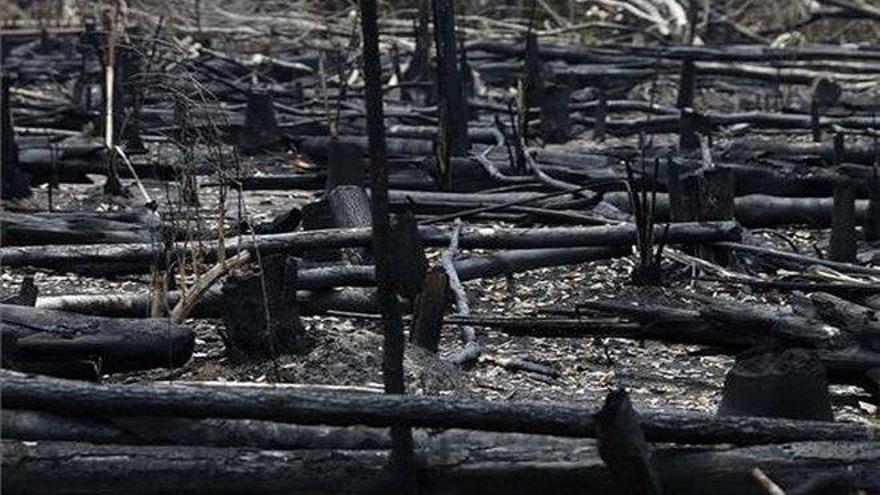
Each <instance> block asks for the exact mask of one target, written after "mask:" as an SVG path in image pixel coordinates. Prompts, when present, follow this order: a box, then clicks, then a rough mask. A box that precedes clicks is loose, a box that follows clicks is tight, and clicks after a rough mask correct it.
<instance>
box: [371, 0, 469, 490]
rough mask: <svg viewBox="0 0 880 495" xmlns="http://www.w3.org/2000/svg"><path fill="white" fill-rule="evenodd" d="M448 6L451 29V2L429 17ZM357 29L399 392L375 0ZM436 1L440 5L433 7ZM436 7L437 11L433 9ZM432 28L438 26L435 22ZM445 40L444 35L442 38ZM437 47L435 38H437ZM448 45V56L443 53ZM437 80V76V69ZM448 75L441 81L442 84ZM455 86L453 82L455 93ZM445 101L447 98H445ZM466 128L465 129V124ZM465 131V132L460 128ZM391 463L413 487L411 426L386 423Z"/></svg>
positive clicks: (399, 331)
mask: <svg viewBox="0 0 880 495" xmlns="http://www.w3.org/2000/svg"><path fill="white" fill-rule="evenodd" d="M444 4H445V6H446V8H448V9H449V15H448V17H449V18H448V19H446V21H447V22H448V25H446V26H445V27H446V28H448V29H449V30H451V29H454V23H453V22H451V21H452V19H451V17H452V11H451V9H452V5H451V4H450V3H449V2H440V1H438V2H437V3H435V23H436V22H437V20H438V18H445V17H446V16H445V15H437V14H438V13H439V14H443V10H444V9H443V6H444ZM360 7H361V31H362V35H363V40H364V48H363V64H364V80H365V82H366V87H365V91H364V97H365V100H366V110H367V134H368V137H369V155H370V184H371V192H372V194H371V197H370V199H371V202H372V205H371V207H372V208H371V209H372V217H373V252H374V253H375V254H376V282H377V286H378V287H377V288H378V298H379V309H380V310H381V312H382V321H383V323H384V327H385V328H384V342H383V352H384V355H383V360H382V379H383V381H384V382H385V393H389V394H405V393H406V386H405V383H404V375H403V351H404V346H405V345H406V341H405V340H404V335H403V321H402V319H401V315H400V307H399V306H398V303H397V296H396V294H395V293H394V278H393V277H394V258H393V246H392V243H393V240H392V234H391V225H390V221H389V216H390V214H389V212H390V208H389V205H388V163H387V161H386V151H385V118H384V117H385V116H384V113H385V112H384V109H383V108H382V65H381V63H380V60H379V25H378V19H377V17H378V16H377V13H376V0H360ZM437 7H440V8H439V9H438V8H437ZM438 10H439V11H440V12H438ZM435 26H436V24H435ZM436 29H437V31H438V33H439V32H440V28H439V27H437V28H436ZM448 34H452V35H453V39H451V41H452V43H451V44H450V43H446V44H443V47H444V48H445V49H446V51H445V55H446V59H445V61H444V63H445V64H446V65H447V67H446V69H448V65H449V63H450V61H451V65H452V66H453V69H454V68H455V65H456V58H455V40H454V33H452V32H451V31H450V32H449V33H448ZM446 41H450V40H446ZM437 48H438V52H441V50H440V48H441V43H440V42H439V36H438V43H437ZM449 50H451V51H452V57H451V58H449V57H448V55H449ZM438 78H440V80H442V79H443V76H440V75H438ZM448 84H449V81H447V85H448ZM460 89H461V88H460V86H459V87H458V90H459V93H458V94H459V96H461V93H460ZM447 103H448V102H447ZM441 108H442V105H441ZM465 133H467V130H465ZM465 135H467V134H465ZM391 442H392V449H391V466H390V467H391V469H392V470H393V471H394V472H395V473H396V474H397V475H399V479H400V481H401V483H400V487H399V490H398V491H399V492H400V493H416V490H417V484H416V477H415V472H416V471H415V460H414V457H413V439H412V430H411V429H410V428H405V427H392V428H391Z"/></svg>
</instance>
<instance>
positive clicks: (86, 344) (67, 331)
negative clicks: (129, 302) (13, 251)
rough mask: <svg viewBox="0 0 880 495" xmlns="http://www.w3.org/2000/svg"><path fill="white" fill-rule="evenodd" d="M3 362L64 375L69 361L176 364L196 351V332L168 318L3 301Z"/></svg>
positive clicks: (107, 367) (98, 368)
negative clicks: (106, 315) (136, 317)
mask: <svg viewBox="0 0 880 495" xmlns="http://www.w3.org/2000/svg"><path fill="white" fill-rule="evenodd" d="M0 335H2V338H3V366H4V367H8V368H12V369H20V370H25V371H29V370H35V371H36V370H39V372H42V373H47V374H55V375H59V376H66V375H67V374H69V373H70V368H69V364H70V363H76V362H87V363H91V364H92V366H93V369H94V375H95V376H94V377H91V378H97V377H98V376H100V375H101V374H104V373H119V372H125V371H134V370H144V369H151V368H160V367H168V368H174V367H177V366H181V365H183V364H184V363H186V362H187V361H188V360H189V358H190V356H192V352H193V346H194V345H195V343H194V342H195V337H194V335H193V333H192V331H191V330H189V329H187V328H186V327H182V326H179V325H175V324H173V323H171V322H170V321H168V320H152V319H148V320H143V319H141V320H122V319H113V318H101V317H95V316H84V315H80V314H73V313H65V312H60V311H47V310H45V309H37V308H30V307H25V306H11V305H6V304H3V305H0Z"/></svg>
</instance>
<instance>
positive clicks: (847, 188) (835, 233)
mask: <svg viewBox="0 0 880 495" xmlns="http://www.w3.org/2000/svg"><path fill="white" fill-rule="evenodd" d="M833 207H834V209H833V211H832V214H831V241H830V243H831V245H830V253H829V258H830V259H831V260H832V261H837V262H840V263H852V262H854V261H855V260H856V253H857V251H858V247H857V244H856V241H857V239H856V205H855V190H854V188H853V186H852V184H850V183H849V182H843V183H841V184H839V185H838V186H837V187H836V188H835V189H834V205H833Z"/></svg>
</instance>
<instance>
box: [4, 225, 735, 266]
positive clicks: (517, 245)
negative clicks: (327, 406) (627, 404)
mask: <svg viewBox="0 0 880 495" xmlns="http://www.w3.org/2000/svg"><path fill="white" fill-rule="evenodd" d="M452 231H453V229H452V228H451V227H439V226H427V225H423V226H420V227H419V234H420V235H421V237H422V241H423V242H424V243H425V245H426V246H446V245H448V244H449V241H450V239H451V238H452ZM371 235H372V230H371V229H369V228H353V229H326V230H310V231H300V232H292V233H285V234H269V235H262V236H243V237H240V238H232V239H229V240H227V241H226V244H225V245H226V251H227V254H228V255H230V256H231V255H233V253H234V252H235V251H236V250H238V249H249V250H255V249H259V251H260V253H261V254H271V253H277V252H291V251H299V250H304V249H338V248H350V247H368V246H369V245H370V243H371V242H372V241H371ZM656 236H657V237H658V238H664V239H665V240H666V243H667V244H704V243H712V242H720V241H738V240H739V239H740V236H741V231H740V228H739V226H738V225H737V224H736V223H735V222H702V223H696V222H694V223H677V224H672V225H670V227H669V230H668V231H665V226H661V225H658V226H657V227H656ZM636 237H637V231H636V226H635V225H634V224H620V225H607V226H606V225H603V226H595V227H546V228H503V229H502V228H486V227H468V228H464V229H462V231H461V235H460V242H459V245H460V247H462V248H465V249H472V248H481V249H538V248H557V247H589V246H610V247H614V246H618V247H619V246H630V245H633V244H635V242H636ZM201 246H202V247H203V248H204V251H203V252H204V253H205V255H206V256H208V257H211V256H213V255H215V254H216V252H217V249H218V245H217V243H216V242H205V243H203V244H201ZM176 249H177V250H178V251H179V252H180V253H181V254H182V253H184V252H186V251H187V249H186V247H185V246H184V245H183V244H179V245H177V246H176ZM160 251H161V246H159V245H156V244H146V243H144V244H114V245H105V244H88V245H76V246H57V245H49V246H25V247H4V248H0V262H2V263H3V264H4V265H5V266H10V267H19V266H31V267H37V268H49V269H58V270H65V271H71V269H72V267H77V270H88V269H89V268H92V269H94V270H96V271H100V270H101V269H102V268H104V269H106V270H109V271H111V272H112V271H116V272H118V273H119V272H125V271H126V270H127V271H129V272H131V271H133V270H138V269H139V270H148V269H149V267H150V265H151V263H153V260H154V259H155V257H156V256H157V255H158V254H159V253H160Z"/></svg>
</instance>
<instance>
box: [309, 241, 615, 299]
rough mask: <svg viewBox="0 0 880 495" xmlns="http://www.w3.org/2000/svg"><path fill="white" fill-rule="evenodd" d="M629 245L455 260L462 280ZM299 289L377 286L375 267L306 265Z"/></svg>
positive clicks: (611, 252) (611, 254) (580, 259)
mask: <svg viewBox="0 0 880 495" xmlns="http://www.w3.org/2000/svg"><path fill="white" fill-rule="evenodd" d="M628 253H629V250H628V249H626V248H615V247H607V248H559V249H520V250H512V251H498V252H496V253H493V254H491V255H489V256H473V257H470V258H464V259H459V260H456V261H455V262H454V266H455V270H456V272H457V273H458V274H459V275H458V278H459V279H460V280H462V281H467V280H474V279H478V278H486V277H495V276H498V275H506V274H510V273H517V272H524V271H528V270H534V269H536V268H544V267H549V266H562V265H571V264H577V263H586V262H589V261H596V260H604V259H609V258H615V257H620V256H626V255H627V254H628ZM298 284H299V288H301V289H304V290H321V289H329V288H333V287H374V286H375V285H376V277H375V269H374V267H373V266H370V265H336V266H327V267H320V268H307V269H305V270H302V271H300V272H299V279H298Z"/></svg>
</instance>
